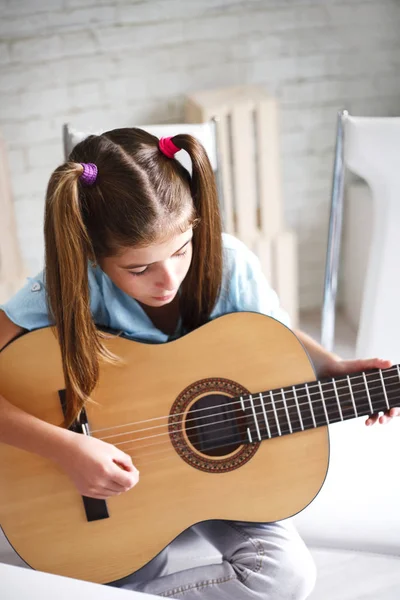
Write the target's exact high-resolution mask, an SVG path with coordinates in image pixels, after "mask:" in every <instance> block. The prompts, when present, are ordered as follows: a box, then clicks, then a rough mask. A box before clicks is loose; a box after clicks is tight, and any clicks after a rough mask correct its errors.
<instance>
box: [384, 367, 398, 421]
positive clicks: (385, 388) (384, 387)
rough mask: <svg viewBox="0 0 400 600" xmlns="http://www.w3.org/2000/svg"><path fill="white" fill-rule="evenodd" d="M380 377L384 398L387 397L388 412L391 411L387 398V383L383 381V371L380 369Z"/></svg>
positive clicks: (386, 398)
mask: <svg viewBox="0 0 400 600" xmlns="http://www.w3.org/2000/svg"><path fill="white" fill-rule="evenodd" d="M397 368H399V366H398V365H397ZM379 375H380V376H381V381H382V387H383V393H384V396H385V402H386V406H387V408H388V410H390V406H389V401H388V397H387V394H386V388H385V382H384V381H383V375H382V369H379Z"/></svg>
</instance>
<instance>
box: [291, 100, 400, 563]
mask: <svg viewBox="0 0 400 600" xmlns="http://www.w3.org/2000/svg"><path fill="white" fill-rule="evenodd" d="M346 170H349V171H351V172H352V173H354V174H356V175H357V176H359V177H361V178H363V179H364V180H365V181H366V183H367V184H368V185H369V187H370V190H371V194H372V204H373V213H372V214H373V219H372V237H371V243H370V247H369V248H368V247H367V246H366V247H365V248H364V256H365V267H366V269H365V271H366V276H365V281H364V286H363V294H362V306H361V314H360V317H359V330H358V335H357V345H356V356H357V357H374V356H380V357H382V358H388V359H390V360H392V361H393V362H395V363H399V362H400V342H399V340H400V311H399V307H400V269H399V256H400V179H399V177H400V118H367V117H353V116H350V115H349V114H348V113H347V111H343V112H341V113H339V117H338V133H337V145H336V157H335V167H334V178H333V188H332V206H331V217H330V223H329V239H328V252H327V261H326V275H325V289H324V304H323V318H322V344H323V345H324V346H325V347H327V348H328V349H332V348H333V345H334V333H335V303H336V291H337V281H338V269H339V254H340V241H341V230H342V215H343V214H344V188H345V185H344V181H345V172H346ZM360 204H361V203H360ZM368 210H370V207H369V208H368ZM345 214H347V213H345ZM356 227H358V223H357V220H356V219H354V220H353V223H352V228H353V229H354V228H356ZM352 233H353V232H352V230H348V231H347V236H348V238H349V243H351V236H352ZM358 233H359V234H360V235H359V236H357V237H360V236H361V232H358ZM360 258H362V257H360ZM399 405H400V398H399ZM399 421H400V419H399V420H397V421H394V422H392V423H391V424H390V425H388V426H378V425H375V427H373V428H367V427H365V425H364V419H358V420H353V421H350V422H347V423H341V424H338V425H334V426H333V427H331V428H330V431H331V460H330V469H329V473H328V476H327V479H326V482H325V484H324V487H323V489H322V491H321V492H320V494H319V496H318V497H317V498H316V500H315V501H314V502H313V503H312V505H311V506H310V507H309V508H307V509H306V510H305V511H304V512H303V513H302V514H300V515H299V517H298V518H297V523H298V525H299V528H300V530H301V532H302V534H303V535H304V537H305V538H306V539H307V541H309V542H311V543H315V544H317V545H325V546H328V547H337V548H348V549H350V548H351V549H360V550H367V551H369V552H373V551H375V552H380V551H382V552H386V553H389V554H390V553H391V554H397V555H400V541H399V540H400V519H399V516H398V506H399V502H400V485H399V482H398V478H397V475H396V473H397V472H398V456H399V437H400V422H399Z"/></svg>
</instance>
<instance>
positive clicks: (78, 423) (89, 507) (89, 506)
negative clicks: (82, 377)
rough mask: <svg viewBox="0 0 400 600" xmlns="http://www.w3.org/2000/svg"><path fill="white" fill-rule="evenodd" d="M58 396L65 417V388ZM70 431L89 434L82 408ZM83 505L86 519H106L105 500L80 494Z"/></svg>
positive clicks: (106, 508) (107, 515)
mask: <svg viewBox="0 0 400 600" xmlns="http://www.w3.org/2000/svg"><path fill="white" fill-rule="evenodd" d="M58 396H59V398H60V403H61V408H62V411H63V414H64V417H65V414H66V411H67V394H66V390H59V391H58ZM68 429H69V430H70V431H73V432H75V433H80V434H81V435H89V436H90V429H89V422H88V418H87V414H86V411H85V409H84V408H83V409H82V412H81V417H80V419H79V420H78V419H77V420H75V421H74V422H73V423H72V425H71V426H70V427H68ZM82 501H83V505H84V508H85V513H86V519H87V520H88V521H100V520H101V519H108V518H109V516H110V515H109V513H108V507H107V502H106V501H105V500H99V499H98V498H89V497H88V496H82Z"/></svg>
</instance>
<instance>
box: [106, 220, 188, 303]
mask: <svg viewBox="0 0 400 600" xmlns="http://www.w3.org/2000/svg"><path fill="white" fill-rule="evenodd" d="M192 237H193V229H192V228H190V229H188V230H187V231H185V232H184V233H180V234H178V235H176V236H174V237H172V238H170V239H169V240H167V241H165V242H161V243H160V244H153V245H152V246H146V247H142V248H126V249H125V250H124V251H123V252H122V253H121V254H119V255H118V256H110V257H107V258H104V259H102V260H101V261H100V266H101V268H102V269H103V271H104V272H105V273H106V274H107V275H108V277H109V278H110V279H111V280H112V281H113V282H114V283H115V285H116V286H117V287H119V288H120V289H121V290H122V291H123V292H125V293H126V294H128V295H129V296H131V297H132V298H134V299H135V300H137V301H138V302H141V303H142V304H145V305H147V306H153V307H157V306H164V305H165V304H169V303H170V302H172V300H173V299H174V298H175V296H176V294H177V292H178V289H179V286H180V285H181V283H182V281H183V280H184V279H185V277H186V274H187V272H188V270H189V267H190V263H191V260H192Z"/></svg>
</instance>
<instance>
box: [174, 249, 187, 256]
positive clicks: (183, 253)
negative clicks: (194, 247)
mask: <svg viewBox="0 0 400 600" xmlns="http://www.w3.org/2000/svg"><path fill="white" fill-rule="evenodd" d="M186 252H187V250H184V251H183V252H180V253H179V254H175V256H185V254H186Z"/></svg>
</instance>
